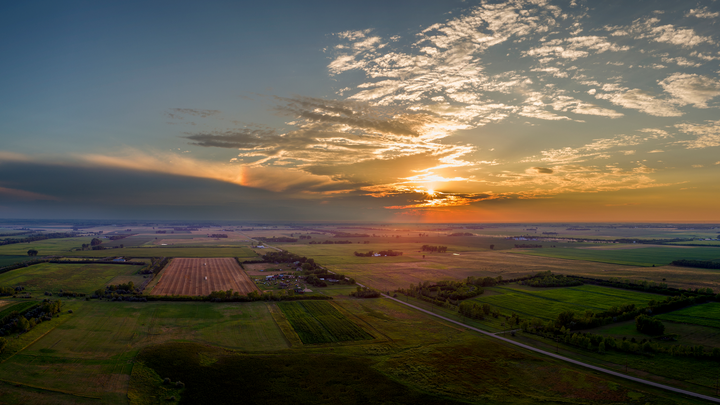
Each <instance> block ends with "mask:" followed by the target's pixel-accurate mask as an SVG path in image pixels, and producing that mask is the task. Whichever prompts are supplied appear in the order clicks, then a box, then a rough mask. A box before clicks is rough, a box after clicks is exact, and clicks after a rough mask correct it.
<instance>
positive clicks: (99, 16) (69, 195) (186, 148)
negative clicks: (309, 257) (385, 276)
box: [0, 0, 720, 223]
mask: <svg viewBox="0 0 720 405" xmlns="http://www.w3.org/2000/svg"><path fill="white" fill-rule="evenodd" d="M719 19H720V2H718V1H699V2H695V1H688V2H678V1H603V2H596V1H582V0H568V1H551V0H528V1H521V0H517V1H506V2H499V1H469V0H468V1H453V0H449V1H442V2H438V1H419V0H413V1H400V0H398V1H392V2H386V1H382V2H381V1H362V2H331V1H304V2H296V1H267V2H244V1H239V2H238V1H232V2H231V1H227V2H225V1H206V2H182V1H173V2H170V1H149V2H147V1H146V2H133V1H122V2H92V1H67V2H54V1H45V2H43V1H38V2H15V3H7V4H5V3H4V4H3V5H2V6H0V52H1V53H2V55H3V57H2V63H1V64H0V218H54V219H91V218H117V219H178V220H182V219H188V220H191V219H192V220H194V219H213V220H220V219H226V220H243V221H273V220H276V221H376V222H384V221H387V222H423V223H425V222H718V221H720V210H717V209H716V205H717V204H716V201H717V200H718V197H720V181H718V180H719V179H720V176H719V175H720V114H718V112H719V111H718V108H719V107H720V97H719V96H720V75H719V73H720V42H719V41H720V35H718V33H717V32H720V31H718V27H717V22H718V20H719Z"/></svg>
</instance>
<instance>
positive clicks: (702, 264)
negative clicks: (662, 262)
mask: <svg viewBox="0 0 720 405" xmlns="http://www.w3.org/2000/svg"><path fill="white" fill-rule="evenodd" d="M670 264H672V265H673V266H682V267H697V268H701V269H720V262H714V261H711V260H689V259H682V260H673V261H672V262H671V263H670Z"/></svg>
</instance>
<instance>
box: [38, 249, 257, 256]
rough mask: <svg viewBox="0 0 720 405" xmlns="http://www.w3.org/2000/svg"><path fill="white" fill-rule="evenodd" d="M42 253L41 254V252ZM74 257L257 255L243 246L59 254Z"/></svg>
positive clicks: (114, 250)
mask: <svg viewBox="0 0 720 405" xmlns="http://www.w3.org/2000/svg"><path fill="white" fill-rule="evenodd" d="M78 247H79V246H78ZM41 253H42V252H41ZM59 254H61V255H64V256H68V257H71V256H75V257H108V256H123V257H240V258H247V259H256V258H257V254H256V253H255V252H253V251H252V250H250V249H248V248H247V247H245V246H238V247H232V248H228V247H194V246H188V247H167V246H162V247H131V248H127V247H126V248H122V249H106V250H85V251H75V252H62V253H59Z"/></svg>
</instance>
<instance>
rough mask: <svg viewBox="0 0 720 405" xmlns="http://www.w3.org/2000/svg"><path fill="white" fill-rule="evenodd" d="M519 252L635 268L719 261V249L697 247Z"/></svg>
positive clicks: (631, 247)
mask: <svg viewBox="0 0 720 405" xmlns="http://www.w3.org/2000/svg"><path fill="white" fill-rule="evenodd" d="M517 253H521V254H527V255H536V256H545V257H556V258H560V259H572V260H588V261H593V262H603V263H613V264H622V265H633V266H652V265H655V266H665V265H668V264H670V262H672V261H673V260H680V259H692V260H720V248H714V247H707V248H706V247H694V246H693V247H689V246H683V247H680V246H678V247H642V246H641V247H638V246H627V247H622V246H621V247H614V246H610V247H607V248H601V249H526V250H522V251H517Z"/></svg>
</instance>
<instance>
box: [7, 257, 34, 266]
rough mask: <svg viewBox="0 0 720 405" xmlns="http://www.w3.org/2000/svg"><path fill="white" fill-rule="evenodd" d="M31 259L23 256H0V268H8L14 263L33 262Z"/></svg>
mask: <svg viewBox="0 0 720 405" xmlns="http://www.w3.org/2000/svg"><path fill="white" fill-rule="evenodd" d="M33 259H34V258H33V257H30V256H28V255H25V256H0V267H5V266H9V265H11V264H14V263H18V262H24V261H28V260H33Z"/></svg>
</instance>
